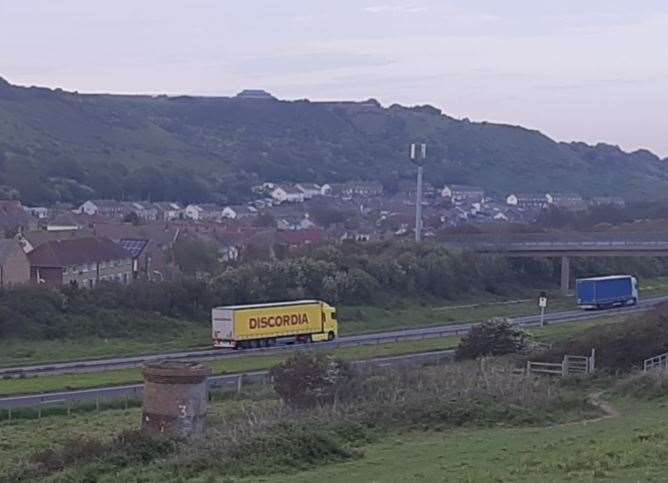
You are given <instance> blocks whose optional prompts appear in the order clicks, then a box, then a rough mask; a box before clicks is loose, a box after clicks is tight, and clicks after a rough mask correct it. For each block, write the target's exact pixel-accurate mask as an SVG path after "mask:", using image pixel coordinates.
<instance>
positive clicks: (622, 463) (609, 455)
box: [0, 388, 668, 483]
mask: <svg viewBox="0 0 668 483" xmlns="http://www.w3.org/2000/svg"><path fill="white" fill-rule="evenodd" d="M583 390H587V388H584V389H583ZM604 397H605V398H606V399H607V400H608V401H610V404H611V405H612V406H613V408H615V409H616V410H618V412H619V414H618V415H617V416H615V415H613V416H612V417H608V418H606V419H602V420H598V421H592V422H588V423H584V422H576V423H569V424H564V425H558V426H550V427H535V426H534V427H520V428H517V427H506V426H504V425H503V424H501V425H497V426H496V427H488V428H470V427H466V428H458V429H451V430H446V431H426V432H417V431H412V432H407V433H397V434H393V435H389V437H387V438H385V439H384V440H382V441H381V442H375V443H371V444H366V445H364V446H362V447H361V448H359V451H360V457H359V458H354V459H351V460H350V461H348V462H343V463H335V464H325V465H322V466H319V467H318V468H317V469H312V470H308V471H301V472H296V473H290V474H274V475H270V476H262V477H253V478H236V477H228V476H226V479H225V480H224V481H227V482H230V483H231V482H238V483H251V482H264V483H283V482H285V483H287V482H291V483H292V482H296V483H299V482H311V481H321V482H328V483H329V482H331V483H337V482H341V483H343V482H346V483H347V482H350V481H370V482H383V483H384V482H390V483H391V482H397V483H399V482H422V481H424V482H432V481H452V482H480V483H483V482H490V481H503V482H526V483H529V482H535V481H541V482H569V481H570V482H599V481H605V482H608V481H610V482H629V481H642V482H662V481H665V480H666V479H665V474H666V472H667V471H668V444H667V443H668V426H666V425H665V424H657V423H658V422H662V421H664V420H665V412H666V409H667V408H668V399H666V397H665V396H663V397H660V398H656V399H651V400H642V399H632V398H628V397H623V396H619V395H617V396H615V395H610V394H607V395H605V394H604ZM248 404H264V405H271V404H275V402H274V401H273V400H263V401H260V402H257V401H255V402H250V401H247V400H246V401H244V400H242V401H237V400H226V401H224V402H217V403H214V404H212V405H211V407H210V410H209V418H210V420H211V422H212V423H216V422H222V421H225V420H226V419H225V418H227V417H229V416H231V415H233V414H239V413H241V412H243V411H244V408H245V407H246V406H247V405H248ZM139 419H140V409H139V408H133V409H128V410H110V411H105V412H102V413H84V414H75V415H73V416H71V417H63V416H54V417H46V418H43V419H41V420H20V421H13V422H0V433H1V434H2V436H3V437H2V438H0V478H1V475H2V474H3V473H4V472H5V471H7V470H8V469H9V468H10V467H12V466H13V465H15V464H16V462H17V461H18V459H20V458H21V457H26V456H27V455H29V454H31V453H32V452H34V451H36V450H41V449H46V448H51V447H55V446H57V445H60V444H62V443H63V442H64V441H65V440H67V439H70V438H83V437H95V438H97V439H102V440H104V439H111V438H112V437H113V436H114V435H115V434H118V433H119V432H120V431H123V430H125V429H131V428H136V427H137V426H138V424H139ZM36 434H38V435H39V437H35V435H36ZM154 471H155V473H153V472H154ZM111 476H112V475H107V477H106V479H103V480H101V481H113V479H110V478H111ZM141 476H142V478H145V479H142V481H147V482H150V481H171V480H169V475H166V474H164V471H163V470H161V465H159V464H158V465H151V466H150V467H146V468H144V470H143V471H142V475H141ZM198 481H199V480H198ZM202 481H209V480H202Z"/></svg>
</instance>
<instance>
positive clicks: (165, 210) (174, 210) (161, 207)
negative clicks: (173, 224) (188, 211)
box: [153, 201, 185, 221]
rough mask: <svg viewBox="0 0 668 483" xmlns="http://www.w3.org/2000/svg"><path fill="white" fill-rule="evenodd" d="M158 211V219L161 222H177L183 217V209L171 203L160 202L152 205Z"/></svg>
mask: <svg viewBox="0 0 668 483" xmlns="http://www.w3.org/2000/svg"><path fill="white" fill-rule="evenodd" d="M153 206H155V208H156V209H157V210H158V219H159V220H162V221H172V220H178V219H180V218H184V217H185V209H184V208H183V207H182V206H181V205H180V204H178V203H175V202H173V201H160V202H158V203H153Z"/></svg>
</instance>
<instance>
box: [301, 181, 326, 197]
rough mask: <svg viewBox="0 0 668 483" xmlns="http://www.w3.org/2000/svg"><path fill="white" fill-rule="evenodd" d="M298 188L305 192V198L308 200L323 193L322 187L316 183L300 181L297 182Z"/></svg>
mask: <svg viewBox="0 0 668 483" xmlns="http://www.w3.org/2000/svg"><path fill="white" fill-rule="evenodd" d="M297 189H299V190H300V191H301V192H302V193H304V198H306V199H307V200H310V199H311V198H313V197H314V196H320V195H321V194H322V190H321V187H320V186H318V185H317V184H315V183H299V184H297Z"/></svg>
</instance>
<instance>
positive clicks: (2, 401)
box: [0, 350, 454, 418]
mask: <svg viewBox="0 0 668 483" xmlns="http://www.w3.org/2000/svg"><path fill="white" fill-rule="evenodd" d="M453 353H454V351H453V350H445V351H437V352H428V353H424V354H409V355H403V356H394V357H380V358H376V359H369V360H365V361H356V362H353V365H355V366H357V367H370V368H372V367H389V366H393V367H396V366H416V365H424V364H437V363H441V362H443V361H444V360H450V359H452V356H453ZM267 380H268V371H252V372H245V373H241V374H226V375H224V376H212V377H210V378H209V379H208V384H209V388H211V389H221V388H225V387H230V388H232V389H233V390H236V391H239V390H240V389H241V387H242V385H245V384H253V383H258V382H266V381H267ZM143 391H144V385H143V384H132V385H127V386H114V387H101V388H95V389H80V390H77V391H62V392H51V393H44V394H33V395H26V396H12V397H5V398H0V410H9V411H11V410H15V409H19V408H29V407H36V408H39V409H40V410H42V409H46V408H50V407H71V406H73V405H74V404H75V403H81V402H89V403H90V402H95V403H96V404H98V405H99V404H103V403H105V402H109V401H113V400H119V399H125V398H128V399H137V398H141V397H142V394H143ZM10 418H11V412H10Z"/></svg>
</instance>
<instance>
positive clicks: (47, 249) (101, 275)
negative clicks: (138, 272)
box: [28, 237, 133, 288]
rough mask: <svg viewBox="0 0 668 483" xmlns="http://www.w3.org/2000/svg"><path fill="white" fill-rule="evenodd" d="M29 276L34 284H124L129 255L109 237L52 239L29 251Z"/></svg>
mask: <svg viewBox="0 0 668 483" xmlns="http://www.w3.org/2000/svg"><path fill="white" fill-rule="evenodd" d="M28 259H29V260H30V279H31V280H32V282H33V283H35V284H37V285H46V286H48V287H59V286H63V285H74V286H78V287H85V288H93V287H94V286H95V285H97V284H98V283H99V282H102V281H108V282H117V283H123V284H127V283H130V281H131V280H132V272H133V270H132V268H133V267H132V265H133V264H132V256H131V255H130V254H129V253H128V252H127V251H126V250H124V249H123V248H121V247H120V246H119V245H117V244H116V243H114V242H113V241H111V240H109V239H108V238H95V237H89V238H75V239H70V240H60V241H52V242H48V243H45V244H43V245H40V246H38V247H37V248H35V249H34V250H33V251H31V252H30V253H29V254H28Z"/></svg>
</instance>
